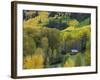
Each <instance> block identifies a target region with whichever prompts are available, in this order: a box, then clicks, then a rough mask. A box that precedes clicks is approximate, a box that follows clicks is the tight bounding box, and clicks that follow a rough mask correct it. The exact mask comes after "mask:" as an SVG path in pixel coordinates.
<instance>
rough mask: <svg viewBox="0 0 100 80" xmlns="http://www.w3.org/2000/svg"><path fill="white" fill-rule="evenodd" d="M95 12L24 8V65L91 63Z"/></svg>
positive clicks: (37, 66) (68, 65) (62, 65)
mask: <svg viewBox="0 0 100 80" xmlns="http://www.w3.org/2000/svg"><path fill="white" fill-rule="evenodd" d="M90 47H91V14H89V13H73V12H54V11H52V12H51V11H34V10H23V69H42V68H58V67H62V68H63V67H80V66H90V65H91V52H90Z"/></svg>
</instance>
